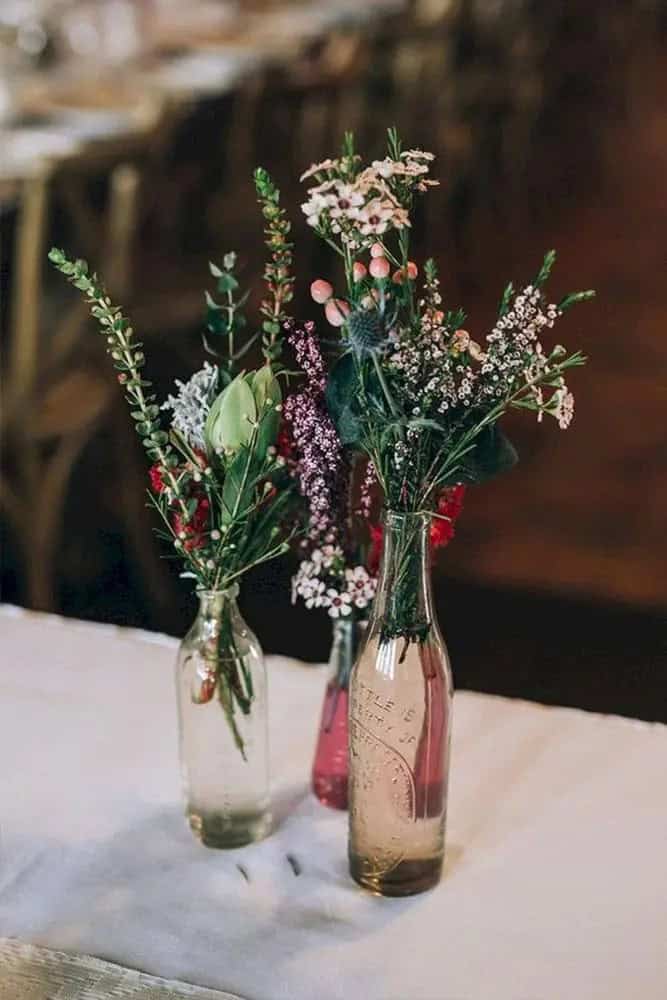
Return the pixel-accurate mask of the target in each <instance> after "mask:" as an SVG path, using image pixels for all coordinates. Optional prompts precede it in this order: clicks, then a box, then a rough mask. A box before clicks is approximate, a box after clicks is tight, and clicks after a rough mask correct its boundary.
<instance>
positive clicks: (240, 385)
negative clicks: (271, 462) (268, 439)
mask: <svg viewBox="0 0 667 1000" xmlns="http://www.w3.org/2000/svg"><path fill="white" fill-rule="evenodd" d="M256 422H257V406H256V403H255V397H254V395H253V392H252V390H251V388H250V386H249V385H248V383H247V381H246V380H245V378H244V376H243V375H237V376H236V378H235V379H234V380H233V381H232V382H230V383H229V385H228V386H226V388H225V389H223V391H222V392H221V393H220V395H219V396H218V397H217V399H215V400H214V401H213V403H212V404H211V409H210V410H209V414H208V417H207V419H206V426H205V427H204V440H205V442H206V450H207V451H208V453H209V454H214V453H215V452H218V453H219V449H222V450H223V451H224V452H225V453H227V454H234V453H235V452H237V451H238V450H239V448H242V447H243V446H244V445H247V444H249V443H250V439H251V438H252V434H253V428H254V425H255V424H256Z"/></svg>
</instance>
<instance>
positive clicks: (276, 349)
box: [255, 167, 294, 362]
mask: <svg viewBox="0 0 667 1000" xmlns="http://www.w3.org/2000/svg"><path fill="white" fill-rule="evenodd" d="M255 190H256V192H257V200H258V201H259V204H260V205H261V208H262V215H263V216H264V219H265V221H266V226H265V229H264V234H265V236H266V240H265V242H266V247H267V249H268V251H269V259H268V261H267V262H266V265H265V267H264V281H265V283H266V287H267V292H268V295H267V296H266V298H265V299H264V300H263V301H262V304H261V306H260V312H261V314H262V316H263V317H264V321H263V322H262V330H263V336H262V353H263V355H264V357H265V359H266V360H267V361H268V362H272V361H277V360H278V358H279V357H280V355H281V352H282V338H281V336H280V333H281V328H282V325H283V323H284V322H285V320H286V319H287V318H288V316H287V312H286V311H285V306H286V305H287V303H288V302H291V301H292V295H293V289H294V276H293V275H292V249H293V244H292V243H291V242H290V240H289V235H290V231H291V228H292V227H291V224H290V222H289V220H288V218H287V212H286V210H285V209H284V208H282V207H281V205H280V191H279V190H278V188H277V187H276V185H275V184H274V182H273V180H272V179H271V177H270V175H269V173H268V172H267V171H266V170H264V168H263V167H257V169H256V170H255Z"/></svg>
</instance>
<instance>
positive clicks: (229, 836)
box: [176, 585, 271, 847]
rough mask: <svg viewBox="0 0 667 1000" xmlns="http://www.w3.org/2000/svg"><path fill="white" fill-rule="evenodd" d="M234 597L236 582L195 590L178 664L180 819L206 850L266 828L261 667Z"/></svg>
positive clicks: (242, 840)
mask: <svg viewBox="0 0 667 1000" xmlns="http://www.w3.org/2000/svg"><path fill="white" fill-rule="evenodd" d="M237 596H238V587H237V586H236V585H233V586H232V587H230V588H229V589H228V590H219V591H201V592H200V593H199V611H198V614H197V617H196V619H195V622H194V624H193V626H192V628H191V629H190V631H189V632H188V634H187V635H186V636H185V638H184V639H183V641H182V643H181V646H180V650H179V654H178V660H177V664H176V686H177V698H178V716H179V747H180V758H181V773H182V780H183V795H184V799H185V809H186V815H187V817H188V821H189V823H190V827H191V829H192V831H193V833H194V834H195V835H196V836H197V837H198V838H199V839H200V840H201V842H202V843H203V844H205V845H206V846H207V847H240V846H241V845H242V844H248V843H251V842H252V841H255V840H260V839H261V838H262V837H264V836H266V834H267V833H268V832H269V830H270V827H271V814H270V797H269V752H268V719H267V679H266V666H265V663H264V657H263V654H262V650H261V647H260V645H259V642H258V641H257V639H256V637H255V636H254V634H253V633H252V632H251V631H250V629H249V628H248V626H247V625H246V623H245V622H244V620H243V618H242V616H241V613H240V611H239V609H238V606H237V603H236V598H237ZM232 688H233V690H234V692H235V695H236V697H235V698H232V697H231V690H232ZM246 700H247V702H248V706H247V713H246V712H244V711H242V710H241V709H240V708H239V702H241V703H244V702H245V701H246ZM241 747H242V752H239V750H240V748H241Z"/></svg>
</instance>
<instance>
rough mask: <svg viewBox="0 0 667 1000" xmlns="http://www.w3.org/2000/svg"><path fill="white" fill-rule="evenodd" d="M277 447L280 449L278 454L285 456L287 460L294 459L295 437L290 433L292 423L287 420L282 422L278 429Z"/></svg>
mask: <svg viewBox="0 0 667 1000" xmlns="http://www.w3.org/2000/svg"><path fill="white" fill-rule="evenodd" d="M276 448H277V450H278V454H279V455H280V456H281V457H282V458H284V459H285V461H290V460H292V459H294V439H293V438H292V435H291V434H290V425H289V424H288V423H286V422H285V421H283V422H282V423H281V425H280V428H279V430H278V437H277V438H276Z"/></svg>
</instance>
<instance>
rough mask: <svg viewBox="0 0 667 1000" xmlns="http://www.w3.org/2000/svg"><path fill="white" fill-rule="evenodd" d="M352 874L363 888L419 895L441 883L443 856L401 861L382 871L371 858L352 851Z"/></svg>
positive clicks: (394, 893)
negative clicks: (393, 866) (388, 869)
mask: <svg viewBox="0 0 667 1000" xmlns="http://www.w3.org/2000/svg"><path fill="white" fill-rule="evenodd" d="M349 858H350V875H351V876H352V878H353V879H354V881H355V882H357V883H358V884H359V885H360V886H361V887H362V889H366V890H368V892H372V893H374V894H375V895H376V896H415V895H416V894H417V893H419V892H426V891H427V890H428V889H433V888H434V886H436V885H437V884H438V882H439V881H440V878H441V876H442V862H443V859H442V858H441V857H437V858H422V859H419V858H418V859H410V860H407V861H400V862H399V863H398V864H397V865H396V867H395V868H392V869H391V870H390V871H387V872H378V870H377V867H376V866H375V865H374V864H373V862H372V861H370V860H369V859H368V858H365V857H362V856H360V855H358V854H352V853H350V856H349Z"/></svg>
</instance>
